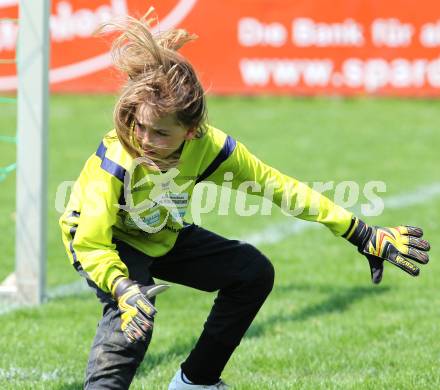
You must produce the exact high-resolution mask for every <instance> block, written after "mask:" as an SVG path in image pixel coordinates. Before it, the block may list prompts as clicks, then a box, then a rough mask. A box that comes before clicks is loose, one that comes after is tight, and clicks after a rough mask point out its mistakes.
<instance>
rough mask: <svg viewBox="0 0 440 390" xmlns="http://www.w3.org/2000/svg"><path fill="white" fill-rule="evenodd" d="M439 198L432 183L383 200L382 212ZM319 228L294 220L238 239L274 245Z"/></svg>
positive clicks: (437, 185) (439, 187) (438, 186)
mask: <svg viewBox="0 0 440 390" xmlns="http://www.w3.org/2000/svg"><path fill="white" fill-rule="evenodd" d="M439 196H440V182H436V183H432V184H429V185H426V186H421V187H419V188H417V189H416V190H414V191H411V192H406V193H403V194H400V195H395V196H390V197H388V198H384V199H383V200H384V204H385V208H384V211H386V210H387V209H391V210H392V209H400V208H404V207H409V206H413V205H418V204H422V203H423V202H428V201H430V200H432V199H435V198H437V197H439ZM352 211H353V212H354V213H355V214H359V207H357V208H354V209H353V210H352ZM321 226H322V225H320V224H317V223H311V222H309V221H303V220H300V219H296V220H294V221H288V222H280V223H276V224H273V225H271V226H269V227H267V228H266V229H263V230H261V231H259V232H257V233H253V234H250V235H248V236H245V237H243V238H240V239H241V240H243V241H246V242H249V243H250V244H253V245H262V244H275V243H277V242H280V241H282V240H284V239H285V238H287V237H289V236H293V235H296V234H299V233H302V232H303V231H305V230H310V229H316V228H320V227H321Z"/></svg>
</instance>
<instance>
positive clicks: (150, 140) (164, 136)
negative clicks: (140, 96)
mask: <svg viewBox="0 0 440 390" xmlns="http://www.w3.org/2000/svg"><path fill="white" fill-rule="evenodd" d="M142 111H143V110H138V111H137V113H136V116H135V124H134V136H135V138H136V141H137V142H138V143H139V145H140V146H141V148H142V149H143V150H144V151H145V152H146V155H147V156H152V157H159V158H162V159H166V158H167V157H169V156H170V155H171V154H173V153H174V152H175V151H176V150H177V149H179V148H180V146H181V145H182V143H183V142H184V141H185V140H188V139H192V138H194V136H195V134H196V129H186V128H184V127H182V125H180V124H179V123H178V122H177V120H176V117H175V116H174V115H167V116H164V117H162V118H160V119H157V120H154V121H152V122H149V121H148V120H147V119H146V118H147V117H146V116H145V115H142Z"/></svg>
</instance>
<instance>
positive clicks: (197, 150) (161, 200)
mask: <svg viewBox="0 0 440 390" xmlns="http://www.w3.org/2000/svg"><path fill="white" fill-rule="evenodd" d="M225 180H226V181H227V182H231V183H232V188H234V189H238V190H243V191H245V190H246V189H247V190H249V189H251V192H252V194H257V195H261V196H265V197H267V198H270V199H271V200H272V201H273V202H274V203H275V204H276V205H278V206H280V207H283V209H284V210H286V211H287V212H289V213H291V214H292V215H294V216H296V217H298V218H301V219H304V220H309V221H317V222H320V223H322V224H324V225H326V226H327V227H328V228H329V229H330V230H331V231H332V232H333V233H334V234H336V235H342V234H343V233H345V231H346V230H347V229H348V227H349V225H350V221H351V217H352V214H351V213H350V212H348V211H347V210H345V209H343V208H342V207H340V206H338V205H336V204H335V203H333V202H332V201H330V200H329V199H328V198H326V197H325V196H323V195H321V194H319V193H317V192H315V191H314V190H312V189H311V188H310V187H308V186H307V185H305V184H303V183H301V182H299V181H298V180H296V179H294V178H291V177H289V176H286V175H283V174H282V173H280V172H279V171H278V170H276V169H274V168H272V167H270V166H268V165H266V164H264V163H263V162H261V161H260V160H259V159H258V158H256V157H255V156H254V155H252V154H251V153H250V152H249V151H248V150H247V149H246V147H245V146H244V145H243V144H241V143H240V142H237V141H235V140H234V139H233V138H232V137H231V136H228V135H226V134H225V133H224V132H222V131H220V130H218V129H216V128H214V127H209V128H208V131H207V133H206V134H205V135H204V136H203V137H202V138H199V139H193V140H189V141H188V140H187V141H185V143H184V145H183V149H182V152H181V156H180V160H179V163H178V165H177V166H176V168H172V169H171V170H169V171H167V172H164V173H162V172H159V171H157V170H154V169H153V168H148V167H146V165H145V164H140V163H139V161H138V159H133V158H132V157H131V156H130V155H129V154H128V153H127V152H126V151H125V149H124V148H123V146H122V145H121V143H120V142H119V139H118V137H117V135H116V131H115V130H112V131H111V132H109V133H108V134H107V135H106V136H105V137H104V139H103V141H102V142H101V144H100V145H99V147H98V149H97V151H96V153H94V154H93V155H92V156H90V158H89V159H88V160H87V162H86V163H85V166H84V168H83V169H82V171H81V173H80V176H79V178H78V179H77V181H76V182H75V184H74V186H73V190H72V194H71V196H70V199H69V202H68V205H67V208H66V211H65V212H64V214H63V215H62V216H61V218H60V226H61V229H62V238H63V243H64V245H65V247H66V250H67V253H68V256H69V259H70V261H71V262H72V264H73V265H74V266H75V268H76V269H77V270H79V271H83V272H85V273H86V274H87V277H88V278H90V279H91V280H92V281H93V282H95V283H96V285H97V286H98V287H99V288H101V289H102V290H104V291H106V292H109V291H110V288H111V284H112V282H113V280H114V279H115V278H116V277H117V276H120V275H125V276H128V270H127V267H126V266H125V264H124V263H123V262H122V261H121V259H120V257H119V255H118V251H117V250H116V245H115V244H114V241H113V239H118V240H121V241H124V242H126V243H128V244H129V245H131V246H132V247H134V248H136V249H138V250H139V251H141V252H143V253H145V254H147V255H149V256H151V257H160V256H162V255H164V254H166V253H167V252H168V251H170V250H171V249H172V247H173V246H174V243H175V241H176V239H177V235H178V232H179V230H180V229H181V228H182V226H183V218H184V217H185V214H186V211H187V208H188V206H189V204H190V200H191V196H192V194H193V191H194V188H195V186H196V185H197V184H198V183H200V182H203V181H209V182H213V183H215V184H217V185H222V183H223V182H225ZM158 261H159V260H158Z"/></svg>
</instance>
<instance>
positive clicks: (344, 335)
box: [0, 96, 440, 390]
mask: <svg viewBox="0 0 440 390" xmlns="http://www.w3.org/2000/svg"><path fill="white" fill-rule="evenodd" d="M114 100H115V99H114V97H105V96H103V97H101V96H89V97H86V96H54V97H52V99H51V106H50V111H51V114H50V116H51V126H50V145H49V150H50V156H49V158H50V166H49V232H48V263H47V267H48V276H47V278H48V285H49V288H50V289H53V288H55V287H57V286H61V285H64V284H68V283H72V282H75V281H78V280H79V277H78V276H77V275H76V273H75V272H74V270H73V268H72V267H71V266H70V264H69V262H68V259H67V256H66V255H65V253H64V249H63V247H62V244H61V239H60V233H59V229H58V222H57V221H58V218H59V213H58V212H57V211H56V210H55V207H54V201H55V192H56V189H57V186H58V185H59V184H60V183H61V182H63V181H65V180H75V178H76V177H77V175H78V173H79V171H80V169H81V167H82V164H83V163H84V161H85V159H86V158H87V157H88V156H89V155H90V154H91V153H93V152H94V151H95V150H96V147H97V145H98V144H99V142H100V139H101V137H102V135H103V134H104V133H105V132H106V131H107V130H108V129H110V128H111V116H112V105H113V103H114ZM209 107H210V111H209V113H210V121H211V123H212V124H213V125H215V126H217V127H219V128H221V129H223V130H224V131H226V132H228V133H230V134H231V135H233V136H234V137H235V138H237V139H238V140H240V141H242V142H244V143H245V144H246V145H247V146H248V148H249V149H250V150H251V151H252V152H254V153H255V154H256V155H257V156H259V157H260V158H261V159H262V160H264V161H266V162H267V163H269V164H271V165H273V166H275V167H276V168H278V169H279V170H281V171H283V172H284V173H286V174H289V175H292V176H294V177H296V178H298V179H300V180H303V181H307V182H311V181H324V182H325V181H335V182H340V181H344V180H353V181H356V182H359V183H360V184H361V185H364V184H365V183H366V182H368V181H370V180H382V181H384V182H385V183H386V184H387V193H386V194H384V197H387V198H389V197H395V196H399V195H402V194H407V193H412V192H413V191H414V190H416V189H420V188H422V189H423V188H430V187H429V186H432V184H434V183H439V182H440V169H439V167H440V157H439V151H438V149H439V146H440V131H439V129H440V126H439V119H438V118H439V112H440V101H435V100H431V101H424V100H419V101H413V100H393V99H367V98H362V99H347V100H341V99H325V98H319V99H291V98H264V97H262V98H211V99H210V100H209ZM0 109H1V110H2V111H1V131H0V134H3V135H14V132H15V130H14V129H15V107H14V106H13V105H11V104H9V105H6V104H2V105H1V106H0ZM0 150H1V153H0V166H4V165H7V164H9V163H10V162H13V161H15V152H14V148H13V146H12V145H10V144H6V143H0ZM14 188H15V178H14V175H11V176H9V177H8V178H7V179H6V180H5V181H4V182H1V183H0V231H1V234H0V248H1V255H0V258H1V265H2V266H1V267H0V280H1V279H3V278H4V277H6V276H7V275H8V274H9V273H10V272H11V271H12V270H13V253H14V244H13V241H14V228H15V219H14V218H15V216H14V207H15V206H14V202H15V193H14V191H15V190H14ZM422 192H423V190H422ZM329 195H330V196H331V192H330V193H329ZM364 200H365V199H363V198H361V201H364ZM366 220H367V221H368V222H370V223H372V224H379V225H381V224H382V225H394V224H413V225H419V226H422V227H423V228H424V229H425V233H426V234H425V236H426V238H427V239H428V240H430V241H431V244H432V247H433V249H432V251H431V259H432V261H431V263H430V264H429V265H428V266H426V267H423V269H422V272H421V275H420V277H419V278H416V279H415V278H411V277H410V276H408V275H406V274H404V273H403V272H402V271H400V270H397V269H395V268H394V267H392V266H387V265H386V269H385V275H384V280H383V282H382V284H381V285H380V286H373V285H372V284H371V282H370V275H369V269H368V266H367V262H366V260H364V258H362V257H361V256H360V255H359V254H358V253H357V252H356V251H355V250H354V248H353V247H352V246H351V245H349V244H347V243H346V242H345V241H344V240H343V239H340V238H334V237H333V236H332V234H331V233H329V232H328V231H325V229H322V228H320V229H311V230H305V231H303V232H299V233H298V234H293V235H291V236H287V237H285V238H284V239H282V240H281V241H279V242H277V243H273V244H261V245H259V248H260V249H261V250H262V251H263V252H264V253H265V254H266V255H267V256H268V257H269V258H270V259H271V260H272V262H273V263H274V266H275V269H276V281H275V287H274V290H273V292H272V294H271V295H270V297H269V299H268V301H267V302H266V303H265V305H264V306H263V308H262V310H261V312H260V313H259V314H258V316H257V318H256V320H255V321H254V324H253V325H252V327H251V328H250V329H249V331H248V333H247V335H246V337H245V338H244V339H243V341H242V343H241V345H240V347H239V348H238V349H237V351H236V353H235V354H234V355H233V357H232V359H231V361H230V362H229V364H228V365H227V367H226V370H225V372H224V375H223V377H224V379H225V380H226V381H227V382H228V383H230V384H232V385H233V386H234V387H233V388H234V389H242V390H244V389H249V390H251V389H252V390H255V389H258V390H260V389H271V390H272V389H283V390H284V389H438V388H440V375H439V371H438V364H439V358H440V342H439V339H438V334H439V331H440V325H439V314H440V309H439V308H440V297H439V294H438V275H439V272H440V261H439V258H440V249H439V248H440V238H439V237H440V222H439V221H440V196H438V197H435V196H431V197H427V198H426V199H425V200H423V201H421V200H419V201H417V200H416V201H415V202H414V203H413V204H411V205H405V204H404V203H402V204H401V205H400V206H399V205H397V206H396V207H394V208H390V209H385V211H384V213H383V214H382V215H380V216H378V217H374V218H373V217H370V218H366ZM202 221H203V226H204V227H206V228H209V229H213V230H215V231H217V232H219V233H221V234H224V235H227V236H231V237H232V236H234V237H241V238H246V237H248V236H250V235H252V234H256V233H258V232H261V231H263V229H266V228H268V227H271V226H274V225H276V226H278V225H279V224H287V223H289V222H290V221H292V222H293V221H294V220H293V219H289V218H288V217H286V216H284V215H282V214H281V213H280V212H278V211H276V212H274V215H273V216H270V217H268V216H261V215H257V216H254V217H252V218H244V217H241V218H240V217H238V216H234V215H231V216H228V217H226V216H220V217H219V216H217V215H216V213H215V212H214V213H211V214H210V215H206V216H203V220H202ZM213 299H214V295H212V294H206V293H201V292H198V291H195V290H191V289H188V288H184V287H181V286H177V285H176V286H173V287H172V288H171V289H170V290H169V291H168V292H167V293H166V294H164V295H163V296H161V297H160V298H159V299H158V305H157V306H158V309H159V315H158V316H157V321H156V327H155V335H154V338H153V342H152V344H151V346H150V349H149V352H148V354H147V357H146V359H145V361H144V363H143V364H142V366H141V367H140V369H139V371H138V375H137V376H136V378H135V380H134V382H133V385H132V388H133V389H166V388H167V385H168V383H169V380H170V379H171V378H172V376H173V375H174V373H175V370H176V369H177V367H178V365H179V363H180V362H181V361H182V360H183V359H184V358H185V357H186V355H187V354H188V352H189V351H190V350H191V348H192V345H193V343H194V342H195V340H196V338H197V337H198V335H199V333H200V331H201V328H202V325H203V322H204V320H205V318H206V316H207V314H208V312H209V309H210V305H211V302H212V300H213ZM188 308H190V310H191V311H190V312H188ZM99 317H100V306H99V304H98V301H97V300H96V299H95V297H94V296H93V295H92V294H90V293H79V294H77V295H73V296H68V297H62V298H55V299H52V300H50V301H49V302H48V303H47V304H44V305H43V306H41V307H38V308H32V309H29V308H23V309H20V310H16V311H12V312H9V313H7V314H3V315H0V323H1V332H0V351H1V353H0V388H1V389H45V390H46V389H80V388H81V384H82V380H83V374H84V370H85V365H86V362H87V356H88V350H89V346H90V345H91V342H92V338H93V336H94V332H95V328H96V324H97V322H98V320H99Z"/></svg>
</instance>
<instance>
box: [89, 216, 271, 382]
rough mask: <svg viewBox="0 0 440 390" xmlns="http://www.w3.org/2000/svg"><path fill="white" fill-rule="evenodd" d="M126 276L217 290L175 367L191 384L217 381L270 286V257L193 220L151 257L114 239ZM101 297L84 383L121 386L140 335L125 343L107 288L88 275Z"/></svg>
mask: <svg viewBox="0 0 440 390" xmlns="http://www.w3.org/2000/svg"><path fill="white" fill-rule="evenodd" d="M115 244H116V247H117V250H118V251H119V256H120V257H121V260H122V261H123V262H124V263H125V264H126V265H127V268H128V271H129V277H130V279H132V280H134V281H137V282H139V283H140V284H143V285H150V284H153V283H154V282H153V279H152V278H153V277H157V278H160V279H162V280H165V281H168V282H171V283H177V284H182V285H185V286H189V287H192V288H195V289H198V290H202V291H208V292H213V291H218V294H217V297H216V298H215V300H214V304H213V307H212V309H211V312H210V314H209V316H208V318H207V320H206V322H205V324H204V329H203V332H202V334H201V336H200V338H199V340H198V341H197V343H196V345H195V346H194V349H193V350H192V351H191V353H190V354H189V356H188V358H187V359H186V360H185V361H184V362H183V363H182V365H181V367H182V370H183V372H184V373H185V375H186V376H187V377H188V379H190V380H191V381H193V382H194V383H198V384H208V385H209V384H214V383H216V382H217V381H218V380H219V378H220V375H221V372H222V371H223V368H224V367H225V365H226V363H227V361H228V360H229V358H230V356H231V354H232V352H233V351H234V349H235V348H236V347H237V346H238V345H239V343H240V340H241V338H242V337H243V335H244V333H245V332H246V330H247V329H248V327H249V325H250V324H251V322H252V320H253V319H254V317H255V315H256V314H257V312H258V310H259V309H260V307H261V305H262V304H263V302H264V301H265V299H266V297H267V295H268V294H269V293H270V291H271V290H272V286H273V280H274V270H273V267H272V264H271V263H270V261H269V260H268V259H267V258H266V257H265V256H264V255H263V254H262V253H261V252H260V251H259V250H258V249H256V248H254V247H253V246H252V245H249V244H247V243H245V242H243V241H237V240H228V239H226V238H224V237H221V236H219V235H217V234H215V233H212V232H210V231H208V230H206V229H203V228H201V227H199V226H196V225H194V224H193V225H188V226H186V227H184V228H183V229H182V231H180V233H179V236H178V238H177V241H176V244H175V246H174V247H173V249H172V250H171V251H170V252H168V253H167V254H166V255H164V256H162V257H159V258H151V257H149V256H147V255H145V254H144V253H142V252H139V251H137V250H136V249H134V248H132V247H131V246H129V245H127V244H126V243H123V242H121V241H115ZM87 282H88V284H89V285H90V286H91V287H92V288H94V290H95V291H96V294H97V296H98V298H99V299H100V301H101V302H102V304H103V317H102V319H101V321H100V322H99V324H98V328H97V331H96V336H95V338H94V341H93V345H92V348H91V351H90V355H89V361H88V364H87V370H86V379H85V389H109V390H110V389H128V388H129V386H130V383H131V381H132V380H133V377H134V375H135V373H136V369H137V367H138V366H139V364H140V363H141V362H142V360H143V358H144V355H145V352H146V350H147V348H148V344H149V343H150V341H151V334H150V335H149V337H148V338H147V340H146V341H145V342H137V343H134V344H130V343H129V342H128V341H127V340H126V338H125V336H124V335H123V333H122V331H121V329H120V325H121V319H120V311H119V309H118V306H117V304H116V302H115V301H114V300H113V298H112V297H111V295H110V294H107V293H105V292H103V291H102V290H100V289H99V288H98V287H97V286H96V285H95V284H94V283H93V282H92V281H90V280H88V281H87Z"/></svg>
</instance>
